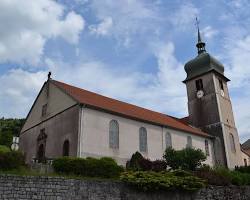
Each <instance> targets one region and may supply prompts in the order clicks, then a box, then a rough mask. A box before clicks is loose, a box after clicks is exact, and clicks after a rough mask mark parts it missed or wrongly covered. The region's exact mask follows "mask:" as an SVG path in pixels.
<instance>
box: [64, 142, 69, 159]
mask: <svg viewBox="0 0 250 200" xmlns="http://www.w3.org/2000/svg"><path fill="white" fill-rule="evenodd" d="M63 156H69V141H68V140H65V141H64V143H63Z"/></svg>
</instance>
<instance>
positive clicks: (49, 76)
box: [48, 72, 51, 80]
mask: <svg viewBox="0 0 250 200" xmlns="http://www.w3.org/2000/svg"><path fill="white" fill-rule="evenodd" d="M50 79H51V72H49V73H48V80H50Z"/></svg>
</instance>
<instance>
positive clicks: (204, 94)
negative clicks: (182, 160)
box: [20, 29, 250, 168]
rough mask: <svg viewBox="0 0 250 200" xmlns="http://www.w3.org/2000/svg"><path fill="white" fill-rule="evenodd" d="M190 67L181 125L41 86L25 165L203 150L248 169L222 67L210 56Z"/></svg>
mask: <svg viewBox="0 0 250 200" xmlns="http://www.w3.org/2000/svg"><path fill="white" fill-rule="evenodd" d="M196 47H197V49H198V55H197V56H196V57H195V58H194V59H192V60H191V61H189V62H187V63H186V64H185V67H184V68H185V71H186V73H187V77H186V79H185V80H184V81H183V83H184V84H186V88H187V97H188V98H187V99H188V112H189V116H188V117H185V118H182V119H179V118H176V117H173V116H169V115H166V114H163V113H159V112H155V111H152V110H148V109H145V108H142V107H139V106H135V105H132V104H128V103H125V102H122V101H118V100H115V99H112V98H108V97H105V96H102V95H99V94H96V93H93V92H90V91H87V90H84V89H81V88H77V87H74V86H72V85H68V84H66V83H63V82H60V81H56V80H53V79H51V77H50V75H51V74H50V73H49V75H48V80H47V81H46V82H45V83H44V85H43V86H42V88H41V90H40V92H39V94H38V96H37V98H36V100H35V102H34V103H33V105H32V107H31V109H30V111H29V113H28V115H27V118H26V122H25V124H24V126H23V128H22V130H21V133H20V149H21V150H22V151H23V152H24V154H25V158H26V162H27V163H30V162H32V160H33V159H37V160H38V161H41V160H43V159H45V158H48V159H53V158H56V157H61V156H75V157H104V156H109V157H112V158H114V159H115V160H116V161H117V162H118V163H119V164H122V165H125V164H126V162H127V161H128V160H129V159H130V158H131V155H132V154H133V153H135V152H136V151H139V152H141V153H142V155H144V156H145V157H147V158H149V159H151V160H156V159H162V156H163V153H164V151H165V149H166V148H167V147H172V148H174V149H176V150H180V149H183V148H186V147H191V148H196V149H201V150H203V151H204V153H205V154H206V155H207V159H206V161H205V164H209V165H211V166H214V165H223V166H226V167H228V168H234V167H235V166H240V165H250V160H249V156H248V155H247V154H246V153H244V152H243V151H242V150H241V146H240V142H239V136H238V132H237V128H236V126H235V121H234V116H233V110H232V105H231V100H230V96H229V91H228V87H227V82H228V81H229V79H228V78H227V77H226V76H225V75H224V66H223V65H222V64H221V63H220V62H219V61H218V60H216V59H215V58H214V57H212V56H211V55H210V54H209V53H207V52H206V50H205V43H204V42H202V40H201V37H200V32H199V29H198V43H197V44H196Z"/></svg>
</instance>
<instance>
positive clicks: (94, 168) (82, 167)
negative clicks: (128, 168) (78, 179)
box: [53, 157, 123, 178]
mask: <svg viewBox="0 0 250 200" xmlns="http://www.w3.org/2000/svg"><path fill="white" fill-rule="evenodd" d="M53 167H54V169H55V171H56V172H57V173H61V174H72V175H78V176H84V177H100V178H116V177H119V175H120V173H121V172H122V171H123V168H122V167H121V166H119V165H117V163H116V162H115V160H113V159H112V158H108V157H103V158H100V159H96V158H86V159H84V158H71V157H62V158H57V159H55V160H54V161H53Z"/></svg>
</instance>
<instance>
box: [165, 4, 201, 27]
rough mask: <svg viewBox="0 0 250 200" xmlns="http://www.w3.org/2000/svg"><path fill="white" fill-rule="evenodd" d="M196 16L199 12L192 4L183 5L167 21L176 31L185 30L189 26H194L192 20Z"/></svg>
mask: <svg viewBox="0 0 250 200" xmlns="http://www.w3.org/2000/svg"><path fill="white" fill-rule="evenodd" d="M198 14H199V10H198V9H197V8H196V7H195V6H194V5H193V4H191V3H183V4H181V6H180V7H179V8H178V9H177V10H175V11H174V14H172V15H171V16H170V18H169V19H170V22H171V23H173V25H174V26H175V27H176V28H177V29H179V30H185V29H186V28H187V27H190V24H193V25H194V22H195V21H194V19H195V17H196V16H198Z"/></svg>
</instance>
